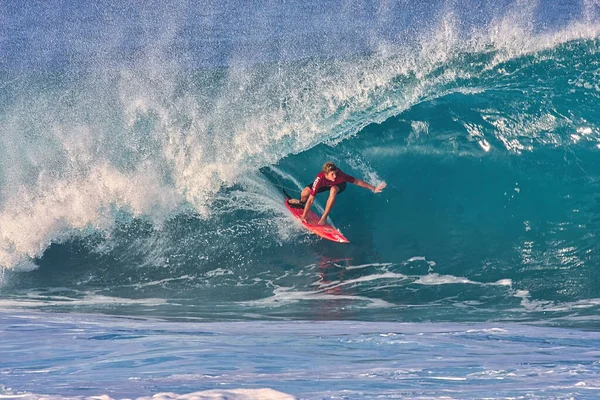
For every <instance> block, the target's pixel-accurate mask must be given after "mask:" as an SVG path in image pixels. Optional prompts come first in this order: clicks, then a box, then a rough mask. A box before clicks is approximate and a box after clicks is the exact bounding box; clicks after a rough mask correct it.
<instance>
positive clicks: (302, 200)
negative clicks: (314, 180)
mask: <svg viewBox="0 0 600 400" xmlns="http://www.w3.org/2000/svg"><path fill="white" fill-rule="evenodd" d="M309 194H310V187H309V186H307V187H305V188H304V189H303V190H302V192H301V193H300V200H298V199H290V200H289V203H290V204H293V205H301V206H303V205H304V203H306V200H308V195H309Z"/></svg>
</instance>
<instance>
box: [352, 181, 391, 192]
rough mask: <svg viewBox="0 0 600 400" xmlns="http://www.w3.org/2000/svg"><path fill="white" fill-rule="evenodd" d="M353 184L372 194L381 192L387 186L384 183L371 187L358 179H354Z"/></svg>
mask: <svg viewBox="0 0 600 400" xmlns="http://www.w3.org/2000/svg"><path fill="white" fill-rule="evenodd" d="M354 184H355V185H357V186H360V187H363V188H365V189H369V190H370V191H372V192H374V193H379V192H381V191H382V190H383V189H385V187H386V186H387V185H386V184H385V183H380V184H379V185H377V186H373V185H370V184H368V183H367V182H365V181H361V180H360V179H355V180H354Z"/></svg>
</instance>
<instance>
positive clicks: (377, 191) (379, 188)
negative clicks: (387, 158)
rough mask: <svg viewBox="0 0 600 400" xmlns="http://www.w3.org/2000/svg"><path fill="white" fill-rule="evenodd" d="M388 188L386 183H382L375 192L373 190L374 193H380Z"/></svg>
mask: <svg viewBox="0 0 600 400" xmlns="http://www.w3.org/2000/svg"><path fill="white" fill-rule="evenodd" d="M386 186H387V184H386V183H385V182H384V183H380V184H379V185H377V187H376V188H375V190H373V192H375V193H379V192H381V191H382V190H383V189H385V187H386Z"/></svg>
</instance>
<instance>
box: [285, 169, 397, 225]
mask: <svg viewBox="0 0 600 400" xmlns="http://www.w3.org/2000/svg"><path fill="white" fill-rule="evenodd" d="M347 182H349V183H353V184H355V185H357V186H360V187H364V188H366V189H369V190H371V191H373V192H374V193H379V192H381V191H382V190H383V189H384V188H385V186H386V184H385V183H381V184H379V185H377V186H372V185H370V184H368V183H367V182H365V181H362V180H360V179H357V178H355V177H353V176H350V175H348V174H345V173H344V172H343V171H342V170H341V169H339V168H338V167H337V166H336V165H335V164H334V163H332V162H331V161H328V162H326V163H325V164H324V165H323V169H322V170H321V172H319V173H318V174H317V177H316V178H315V180H314V182H313V183H312V186H311V185H308V186H306V187H305V188H304V190H302V193H300V200H298V199H290V200H289V204H294V205H298V206H304V212H303V213H302V215H301V216H300V219H301V220H302V221H303V222H306V214H307V213H308V210H310V207H311V206H312V205H313V203H314V201H315V196H316V195H317V193H321V192H326V191H329V198H328V199H327V204H326V205H325V212H323V215H322V216H321V220H320V221H319V225H325V223H326V221H327V216H328V215H329V212H330V211H331V208H332V207H333V204H334V203H335V197H336V196H337V195H338V194H340V193H342V192H343V191H344V190H346V183H347Z"/></svg>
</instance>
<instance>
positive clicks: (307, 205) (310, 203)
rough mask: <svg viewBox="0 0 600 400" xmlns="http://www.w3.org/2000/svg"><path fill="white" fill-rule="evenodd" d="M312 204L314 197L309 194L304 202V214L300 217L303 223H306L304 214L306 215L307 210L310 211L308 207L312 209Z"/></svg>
mask: <svg viewBox="0 0 600 400" xmlns="http://www.w3.org/2000/svg"><path fill="white" fill-rule="evenodd" d="M314 202H315V196H313V195H312V194H311V195H310V196H308V200H306V204H305V205H304V212H303V213H302V215H301V216H300V219H301V220H302V221H303V222H306V214H308V210H310V207H312V205H313V203H314Z"/></svg>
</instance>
